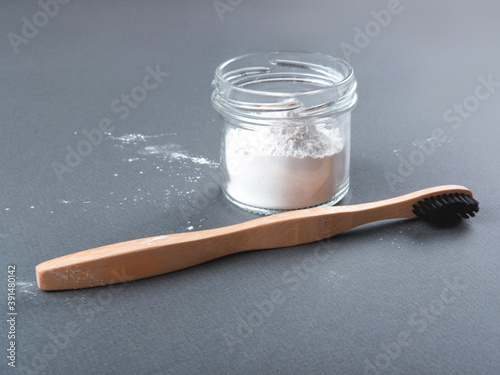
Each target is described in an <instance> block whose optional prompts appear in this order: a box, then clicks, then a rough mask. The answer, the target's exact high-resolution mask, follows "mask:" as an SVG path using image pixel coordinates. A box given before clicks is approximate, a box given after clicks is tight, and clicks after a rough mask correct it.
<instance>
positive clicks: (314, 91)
mask: <svg viewBox="0 0 500 375" xmlns="http://www.w3.org/2000/svg"><path fill="white" fill-rule="evenodd" d="M212 86H213V88H214V91H213V93H212V104H213V106H214V108H215V109H216V110H217V111H218V112H219V113H221V114H222V115H225V116H230V117H235V118H239V119H251V120H252V121H253V122H263V123H266V121H269V120H276V121H286V122H289V121H294V120H296V119H300V118H311V117H323V116H332V115H340V114H341V113H345V112H347V111H350V110H352V109H353V108H354V106H355V105H356V103H357V93H356V88H357V82H356V78H355V77H354V71H353V68H352V67H351V65H350V64H349V63H348V62H346V61H345V60H342V59H340V58H337V57H332V56H329V55H326V54H321V53H307V52H257V53H249V54H246V55H242V56H238V57H234V58H232V59H229V60H227V61H225V62H223V63H222V64H220V65H219V66H218V67H217V68H216V70H215V78H214V80H213V82H212ZM247 86H252V87H247Z"/></svg>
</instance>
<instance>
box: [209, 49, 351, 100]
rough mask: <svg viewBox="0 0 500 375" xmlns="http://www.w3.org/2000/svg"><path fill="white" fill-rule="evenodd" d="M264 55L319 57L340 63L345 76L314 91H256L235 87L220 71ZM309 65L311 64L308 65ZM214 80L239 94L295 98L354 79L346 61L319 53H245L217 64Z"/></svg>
mask: <svg viewBox="0 0 500 375" xmlns="http://www.w3.org/2000/svg"><path fill="white" fill-rule="evenodd" d="M266 55H296V56H298V57H300V56H302V57H307V56H315V57H321V58H324V59H325V60H331V61H335V62H338V63H340V64H341V65H343V66H344V67H345V68H346V69H347V74H344V77H343V78H342V80H340V81H338V82H334V81H330V84H329V85H328V86H324V87H319V88H314V89H309V90H298V91H286V92H285V91H266V90H256V89H252V88H245V87H241V86H238V85H235V84H233V83H231V82H228V80H227V79H226V78H225V77H224V75H223V74H222V70H223V69H224V68H226V67H227V66H228V65H230V64H232V63H234V62H237V61H242V60H244V59H248V58H252V57H259V56H266ZM309 65H311V64H309ZM215 78H216V79H217V81H218V83H220V84H223V85H227V86H229V87H231V89H233V90H238V91H241V92H246V93H250V94H258V95H269V96H296V95H313V94H319V93H322V92H325V91H328V90H331V89H332V88H335V87H340V86H342V85H345V84H346V83H347V82H349V81H351V80H352V79H353V78H354V70H353V68H352V66H351V64H349V63H348V62H347V61H345V60H343V59H341V58H339V57H333V56H330V55H327V54H323V53H319V52H314V53H311V52H287V51H285V52H253V53H247V54H245V55H241V56H236V57H233V58H231V59H229V60H226V61H224V62H223V63H221V64H219V65H218V66H217V68H216V69H215Z"/></svg>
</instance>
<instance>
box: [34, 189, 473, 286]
mask: <svg viewBox="0 0 500 375" xmlns="http://www.w3.org/2000/svg"><path fill="white" fill-rule="evenodd" d="M452 193H463V194H467V195H470V196H472V193H471V192H470V190H468V189H466V188H465V187H462V186H457V185H447V186H438V187H434V188H429V189H425V190H420V191H417V192H415V193H411V194H407V195H403V196H400V197H397V198H391V199H386V200H383V201H378V202H372V203H365V204H359V205H354V206H336V207H317V208H311V209H304V210H297V211H289V212H285V213H281V214H277V215H272V216H266V217H261V218H259V219H255V220H252V221H248V222H245V223H241V224H236V225H231V226H228V227H223V228H217V229H209V230H203V231H197V232H187V233H176V234H169V235H164V236H157V237H150V238H143V239H139V240H133V241H127V242H121V243H117V244H113V245H108V246H102V247H98V248H95V249H90V250H85V251H81V252H78V253H74V254H69V255H65V256H62V257H60V258H56V259H52V260H49V261H46V262H44V263H41V264H39V265H38V266H37V267H36V274H37V282H38V286H39V288H40V289H42V290H64V289H79V288H88V287H94V286H101V285H110V284H115V283H121V282H128V281H132V280H138V279H143V278H147V277H151V276H156V275H161V274H164V273H168V272H172V271H176V270H180V269H183V268H187V267H191V266H194V265H197V264H200V263H204V262H207V261H209V260H212V259H216V258H220V257H223V256H225V255H229V254H234V253H238V252H242V251H247V250H259V249H271V248H277V247H285V246H294V245H299V244H305V243H309V242H314V241H319V240H321V239H324V238H328V237H331V236H334V235H336V234H339V233H342V232H345V231H347V230H349V229H351V228H354V227H357V226H359V225H362V224H366V223H369V222H373V221H378V220H385V219H392V218H405V217H414V214H413V213H412V210H413V207H412V206H413V204H416V203H417V202H418V201H419V200H422V199H424V198H426V197H431V196H436V195H440V194H452Z"/></svg>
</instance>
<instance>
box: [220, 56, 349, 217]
mask: <svg viewBox="0 0 500 375" xmlns="http://www.w3.org/2000/svg"><path fill="white" fill-rule="evenodd" d="M212 85H213V87H214V91H213V94H212V104H213V107H214V108H215V110H216V111H217V112H219V114H220V115H221V117H222V120H223V132H222V142H221V168H222V171H223V172H224V173H223V174H224V176H225V178H224V181H223V186H222V188H223V191H224V193H225V195H226V196H227V198H228V199H229V200H230V201H231V202H233V203H234V204H236V205H238V206H240V207H242V208H244V209H247V210H249V211H252V212H257V213H261V214H273V213H278V212H282V211H286V210H293V209H301V208H307V207H313V206H323V205H334V204H335V203H337V202H338V201H340V200H341V199H342V198H343V197H344V196H345V195H346V194H347V191H348V190H349V161H350V144H351V135H350V128H351V111H352V109H353V108H354V106H355V105H356V102H357V94H356V79H355V77H354V73H353V69H352V67H351V66H350V65H349V64H348V63H347V62H345V61H344V60H341V59H339V58H335V57H331V56H327V55H323V54H317V53H282V52H271V53H254V54H249V55H244V56H240V57H236V58H233V59H231V60H228V61H226V62H224V63H223V64H221V65H220V66H219V67H218V68H217V69H216V71H215V79H214V81H213V83H212Z"/></svg>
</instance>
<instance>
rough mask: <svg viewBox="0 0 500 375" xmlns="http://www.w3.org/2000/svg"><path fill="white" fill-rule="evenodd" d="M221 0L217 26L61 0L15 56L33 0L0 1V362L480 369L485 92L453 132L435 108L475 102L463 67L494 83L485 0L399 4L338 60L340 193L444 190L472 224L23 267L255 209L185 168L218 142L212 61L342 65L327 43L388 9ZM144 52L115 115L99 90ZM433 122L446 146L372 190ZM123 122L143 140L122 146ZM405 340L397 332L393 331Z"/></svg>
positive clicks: (493, 245)
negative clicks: (158, 263)
mask: <svg viewBox="0 0 500 375" xmlns="http://www.w3.org/2000/svg"><path fill="white" fill-rule="evenodd" d="M223 2H224V3H226V4H229V3H232V4H237V5H235V6H231V8H232V11H227V12H225V13H224V14H223V20H221V19H220V18H219V16H218V14H217V12H216V10H215V8H214V5H213V2H212V1H210V0H208V1H175V2H174V1H168V2H167V1H164V2H160V1H145V2H133V1H105V2H102V1H85V2H84V1H76V0H74V1H72V2H70V3H69V4H67V5H61V6H60V9H59V11H58V13H57V14H56V15H55V16H54V17H51V18H50V19H49V20H48V22H47V25H45V26H43V27H41V28H40V29H39V31H38V34H37V35H36V36H34V37H33V38H32V39H29V40H28V42H27V43H25V44H21V45H20V46H19V51H18V53H15V51H14V49H13V47H12V46H11V44H10V43H9V40H8V37H7V35H8V33H9V32H13V33H16V34H18V35H20V34H21V27H22V24H23V22H22V17H27V18H29V19H31V18H32V17H33V15H34V14H35V13H36V12H38V11H39V10H40V6H39V5H38V4H37V3H36V2H35V1H29V2H20V1H6V0H5V1H2V2H0V36H1V38H0V82H1V84H0V129H1V131H2V133H1V136H0V155H1V159H0V160H1V170H0V184H1V185H0V186H1V195H0V241H1V242H0V243H1V247H0V252H1V259H2V268H1V270H2V275H0V279H1V280H4V281H3V284H2V286H1V288H0V289H1V293H0V295H1V299H0V300H1V301H2V306H4V307H2V311H5V312H6V294H7V290H6V289H7V285H6V281H5V280H6V278H7V275H6V273H7V271H6V270H7V268H6V265H7V264H15V265H16V266H17V277H18V285H17V299H18V300H17V308H18V316H17V320H18V322H17V362H16V363H17V364H18V367H17V368H16V369H12V368H9V367H8V366H7V359H6V358H5V355H2V360H1V363H0V373H2V374H10V373H12V374H15V373H30V371H31V373H36V374H68V373H70V374H116V373H120V374H139V373H144V374H155V373H161V374H165V373H168V374H257V373H265V374H306V373H308V374H361V373H369V374H375V373H380V374H402V373H406V374H472V373H473V374H498V373H500V356H499V353H498V348H499V346H500V345H499V344H500V343H499V338H500V332H499V331H500V317H499V312H500V299H499V296H498V290H499V286H500V283H499V281H500V277H499V271H500V269H499V265H500V255H499V246H498V243H499V240H500V235H499V233H500V232H499V229H498V228H499V224H500V220H499V215H498V211H499V209H500V206H499V203H498V202H499V196H500V195H499V192H498V186H499V184H500V178H499V173H498V165H499V161H500V158H499V149H498V142H499V140H500V137H499V134H500V132H499V127H498V115H499V110H498V108H499V104H500V103H499V101H500V89H499V88H494V89H493V91H494V92H492V93H490V94H491V95H490V96H489V98H487V99H484V100H480V101H478V108H477V109H475V110H474V111H472V112H470V113H467V114H466V115H467V118H463V119H461V120H460V126H458V127H456V129H454V127H453V125H454V123H450V122H446V121H445V120H444V119H443V116H445V115H446V113H447V112H446V111H447V110H449V109H452V108H453V105H454V103H457V104H458V103H463V102H464V100H469V101H470V103H469V105H470V104H474V101H473V100H472V99H470V98H469V99H467V98H468V97H469V96H471V95H474V93H475V89H476V86H477V85H478V84H479V82H480V81H479V79H480V77H481V76H482V77H484V78H487V77H488V76H489V75H491V76H492V78H493V80H494V81H495V82H498V81H500V52H499V49H498V35H499V33H500V26H499V24H498V17H497V16H498V14H499V11H500V9H499V6H498V5H497V4H496V3H495V2H494V1H477V2H474V3H472V2H463V1H462V2H457V1H451V0H449V1H440V2H431V1H425V2H411V1H402V2H401V8H398V9H402V11H401V12H400V13H399V14H395V15H393V16H392V19H391V21H390V22H389V23H388V25H387V26H386V27H383V28H382V29H381V31H380V33H379V34H378V35H376V36H374V37H373V38H370V42H369V44H368V45H367V46H365V47H363V48H359V50H358V51H357V53H354V54H352V56H349V60H350V61H351V63H352V65H353V67H354V70H355V73H356V76H357V79H358V84H359V90H358V92H359V97H360V101H359V104H358V106H357V108H356V109H355V110H354V112H353V124H352V125H353V128H352V134H353V135H352V148H353V152H352V170H351V179H352V185H351V191H350V193H349V195H348V196H347V198H346V199H345V200H344V201H343V204H347V203H349V204H356V203H362V202H368V201H372V200H378V199H383V198H388V197H391V196H396V195H400V194H405V193H408V192H411V191H414V190H418V189H420V188H425V187H429V186H434V185H440V184H462V185H466V186H467V187H469V188H471V189H472V190H473V191H474V193H475V196H476V197H477V199H478V200H479V201H480V202H481V212H480V214H479V215H478V216H477V218H475V219H473V220H469V221H467V222H464V223H462V224H461V225H459V226H457V227H454V228H448V229H436V228H433V227H431V226H429V225H427V224H426V223H423V222H420V221H416V220H410V221H400V220H396V221H392V222H388V223H381V224H373V225H369V226H367V227H364V228H359V229H357V230H353V231H352V232H350V233H346V234H344V235H341V236H338V237H336V238H334V239H332V240H330V241H327V242H325V243H322V244H311V245H305V246H298V247H295V248H285V249H279V250H272V251H260V252H251V253H246V254H240V255H235V256H231V257H227V258H224V259H220V260H217V261H213V262H210V263H207V264H204V265H201V266H198V267H194V268H191V269H188V270H184V271H181V272H176V273H173V274H169V275H164V276H159V277H155V278H152V279H148V280H141V281H137V282H133V283H130V284H127V285H125V286H122V287H107V288H96V289H88V290H81V291H65V292H56V293H46V292H41V291H39V290H38V289H37V287H36V284H35V281H36V280H35V265H36V264H38V263H40V262H42V261H45V260H48V259H51V258H54V257H57V256H61V255H64V254H69V253H72V252H76V251H80V250H84V249H88V248H92V247H96V246H100V245H105V244H110V243H114V242H120V241H125V240H130V239H135V238H141V237H148V236H154V235H160V234H166V233H175V232H183V231H189V230H199V229H208V228H214V227H220V226H224V225H229V224H234V223H238V222H243V221H246V220H250V219H253V218H255V217H256V216H255V215H252V214H250V213H246V212H244V211H242V210H240V209H238V208H236V207H234V206H232V205H231V204H229V203H228V202H227V201H226V200H225V199H224V198H223V196H222V195H221V194H218V195H217V196H216V197H215V198H213V194H212V192H213V190H212V191H211V190H210V189H209V188H210V187H212V188H213V186H214V183H215V181H217V178H216V170H217V168H216V166H214V163H212V164H203V162H204V161H205V159H206V160H208V161H216V160H218V153H219V135H220V133H219V125H218V118H217V116H216V113H215V111H213V110H212V108H211V104H210V94H211V86H210V83H211V79H212V75H213V72H214V70H215V68H216V66H217V65H218V64H219V63H220V62H222V61H224V60H226V59H228V58H230V57H233V56H237V55H241V54H244V53H249V52H255V51H274V50H292V51H318V52H323V53H327V54H331V55H334V56H339V57H343V56H344V54H343V51H342V49H341V45H343V44H342V43H349V44H350V45H352V46H356V45H355V43H354V37H355V35H356V31H355V28H356V27H359V28H360V29H364V28H365V27H366V26H367V25H368V24H369V22H371V21H372V20H373V15H371V14H370V12H371V11H379V10H381V9H386V8H387V4H388V3H387V2H386V1H379V2H361V1H355V2H352V1H337V2H328V1H308V2H305V1H304V2H299V1H273V2H264V1H250V0H246V1H242V2H240V3H239V4H238V2H236V1H233V2H229V1H224V0H223ZM368 3H369V4H368ZM42 21H43V19H42ZM371 27H376V26H373V25H372V26H371ZM374 30H375V29H374ZM344 46H345V44H344ZM158 64H159V66H160V69H161V70H162V71H164V72H168V73H169V76H168V77H167V78H165V79H164V80H163V82H162V83H161V84H160V85H159V86H158V87H157V88H156V89H154V90H151V91H149V92H148V94H147V98H146V99H145V100H144V101H143V102H141V103H139V104H138V106H137V108H135V109H133V110H131V111H130V114H129V115H128V116H125V117H126V118H124V119H120V118H119V115H118V114H116V113H113V112H112V111H111V108H110V106H111V103H112V101H113V100H115V99H119V98H120V95H121V94H123V93H126V92H129V93H130V91H131V90H132V89H133V88H134V87H135V86H137V85H139V84H141V82H142V79H143V78H144V77H145V75H146V74H147V72H146V68H147V67H148V66H150V67H152V68H155V67H156V66H157V65H158ZM481 93H482V94H485V93H486V91H481ZM471 100H472V101H471ZM103 118H109V119H110V120H112V124H113V126H114V129H113V131H112V132H111V134H108V135H107V136H106V137H105V139H104V140H103V141H102V142H101V143H100V144H99V145H98V146H96V147H94V148H93V150H92V152H91V153H90V154H89V155H88V156H86V157H84V158H83V161H82V162H81V164H80V165H78V166H76V167H74V168H73V169H72V172H71V173H69V172H68V173H65V174H64V178H63V179H62V181H61V180H59V179H58V178H57V176H56V173H55V172H54V170H53V167H52V163H53V162H55V161H56V162H61V163H63V162H64V158H65V156H66V153H67V151H66V147H67V146H69V147H71V148H73V149H74V148H75V147H76V145H77V144H78V142H80V141H81V140H84V139H85V135H84V133H83V129H86V130H88V131H90V130H91V129H95V128H97V127H98V125H99V122H100V121H101V120H102V119H103ZM457 124H458V123H455V125H457ZM438 128H440V129H442V131H443V132H444V133H445V134H446V138H447V139H446V141H444V142H441V143H440V144H439V146H438V147H436V148H435V150H432V152H431V153H430V154H429V155H427V156H425V158H424V160H422V165H419V166H417V167H415V168H414V169H413V170H411V171H406V172H408V173H404V177H401V176H400V178H399V179H398V180H397V182H395V183H390V182H389V181H388V180H387V178H386V176H387V175H388V174H390V173H392V174H394V175H398V173H399V172H398V167H399V165H400V159H399V157H401V158H403V159H405V160H407V159H408V158H409V157H410V155H411V153H412V152H414V151H415V150H419V144H421V143H422V142H425V141H426V140H428V139H429V138H431V137H433V134H435V132H436V129H438ZM129 134H141V135H148V136H150V137H149V138H145V139H143V140H141V139H135V140H129V141H128V143H127V141H126V140H125V138H123V136H124V135H129ZM120 137H122V138H120ZM156 146H164V147H163V148H161V147H159V148H158V147H157V148H155V147H156ZM155 150H156V151H157V153H156V154H155V153H154V151H155ZM182 155H184V157H183V156H182ZM413 155H414V156H415V155H416V154H415V153H414V154H413ZM196 158H205V159H196ZM197 177H199V178H197ZM191 227H192V228H191ZM276 235H279V233H277V234H276ZM450 283H451V284H455V285H457V286H456V287H453V288H451V289H450V287H449V284H450ZM451 290H454V292H453V293H450V291H451ZM277 296H279V297H280V298H279V301H277V302H280V303H273V304H272V305H271V302H269V301H270V299H272V298H274V300H276V297H277ZM440 301H441V302H440ZM442 301H445V302H442ZM257 305H258V306H260V307H261V309H262V308H267V310H265V314H264V313H262V312H260V310H259V308H258V307H257ZM426 311H428V313H426ZM3 314H4V316H3V317H2V319H1V321H2V323H1V325H0V327H1V328H0V332H4V333H2V334H1V339H0V342H1V348H2V352H3V353H4V354H5V348H7V346H8V345H7V344H8V340H7V337H6V333H5V332H7V323H6V318H7V317H6V313H3ZM249 322H250V323H251V324H253V326H254V327H252V326H249V325H248V324H249ZM70 334H71V335H70ZM405 335H406V336H405ZM405 338H407V341H405V343H404V344H405V345H406V346H403V347H400V349H398V346H396V345H395V344H393V343H394V342H398V339H399V340H401V339H405ZM398 345H399V344H398ZM386 347H389V349H387V350H389V351H392V354H391V356H389V355H385V354H383V353H385V352H386V349H385V348H386ZM370 364H371V365H370ZM367 366H368V367H367ZM370 366H374V367H370ZM375 366H378V368H376V367H375Z"/></svg>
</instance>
